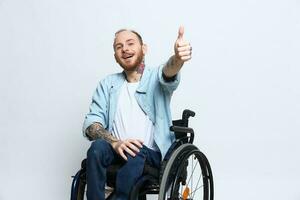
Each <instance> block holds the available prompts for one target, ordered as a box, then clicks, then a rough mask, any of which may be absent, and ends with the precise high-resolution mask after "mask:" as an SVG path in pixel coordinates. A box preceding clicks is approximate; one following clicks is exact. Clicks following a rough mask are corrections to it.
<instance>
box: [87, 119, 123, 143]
mask: <svg viewBox="0 0 300 200" xmlns="http://www.w3.org/2000/svg"><path fill="white" fill-rule="evenodd" d="M86 135H87V136H88V137H89V139H90V140H96V139H103V140H106V141H107V142H108V143H110V144H111V143H113V142H117V141H118V139H117V138H115V137H114V136H112V134H111V133H110V132H108V131H107V130H106V129H105V128H103V126H102V125H101V124H100V123H98V122H95V123H93V124H92V125H90V126H89V127H88V128H87V129H86Z"/></svg>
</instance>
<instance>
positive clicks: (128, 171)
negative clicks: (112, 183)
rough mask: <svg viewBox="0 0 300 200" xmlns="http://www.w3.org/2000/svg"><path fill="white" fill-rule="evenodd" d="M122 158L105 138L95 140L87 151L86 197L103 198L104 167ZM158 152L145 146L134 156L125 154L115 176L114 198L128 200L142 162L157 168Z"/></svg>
mask: <svg viewBox="0 0 300 200" xmlns="http://www.w3.org/2000/svg"><path fill="white" fill-rule="evenodd" d="M120 160H122V158H121V157H120V156H119V155H117V154H116V152H115V151H114V150H113V148H112V146H111V145H110V144H109V143H108V142H106V141H105V140H102V139H98V140H95V141H94V142H93V143H92V145H91V147H90V148H89V150H88V152H87V199H88V200H104V199H105V197H104V196H105V191H104V188H105V183H106V168H107V167H108V166H109V165H111V164H113V163H115V162H120ZM160 161H161V154H160V152H156V151H153V150H151V149H149V148H147V147H146V146H143V147H142V148H141V149H140V152H139V153H137V154H136V156H135V157H132V156H130V155H129V154H127V161H124V160H123V161H122V162H124V165H122V167H121V168H120V169H119V170H118V172H117V178H116V188H115V192H116V200H128V198H129V194H130V191H131V189H132V187H133V186H134V184H135V182H136V181H137V179H138V178H139V177H141V176H142V174H143V169H144V164H145V162H147V163H148V164H149V165H151V166H153V167H157V168H159V166H160Z"/></svg>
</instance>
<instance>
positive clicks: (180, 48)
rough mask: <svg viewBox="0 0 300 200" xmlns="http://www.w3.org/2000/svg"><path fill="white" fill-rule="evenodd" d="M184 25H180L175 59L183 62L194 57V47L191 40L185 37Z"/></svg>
mask: <svg viewBox="0 0 300 200" xmlns="http://www.w3.org/2000/svg"><path fill="white" fill-rule="evenodd" d="M183 34H184V27H183V26H180V28H179V30H178V37H177V40H176V42H175V45H174V51H175V59H176V60H177V61H179V62H181V63H182V64H183V63H184V62H186V61H188V60H190V59H191V58H192V47H191V45H190V43H189V42H187V41H185V40H184V38H183Z"/></svg>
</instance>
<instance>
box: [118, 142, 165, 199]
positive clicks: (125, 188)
mask: <svg viewBox="0 0 300 200" xmlns="http://www.w3.org/2000/svg"><path fill="white" fill-rule="evenodd" d="M127 159H128V160H127V162H126V163H125V164H124V166H122V168H121V169H119V171H118V173H117V182H116V199H117V200H127V199H128V197H129V194H130V191H131V189H132V187H133V186H134V184H135V182H136V181H137V179H138V178H139V177H141V176H142V174H143V170H144V165H145V162H148V163H149V164H151V165H152V166H154V167H159V164H160V159H161V154H160V153H159V152H155V151H153V150H151V149H149V148H147V147H146V146H143V148H141V149H140V152H139V153H137V154H136V156H135V157H132V156H130V155H129V154H127Z"/></svg>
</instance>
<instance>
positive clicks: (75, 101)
mask: <svg viewBox="0 0 300 200" xmlns="http://www.w3.org/2000/svg"><path fill="white" fill-rule="evenodd" d="M181 24H183V25H184V26H185V31H186V32H185V35H184V36H185V38H186V39H187V40H189V41H190V42H191V44H192V46H193V59H192V60H191V61H190V62H188V63H186V65H185V66H184V68H183V70H182V82H181V85H180V87H179V88H178V90H177V91H176V92H175V94H174V98H173V101H172V110H173V117H174V118H178V117H180V115H181V112H182V110H183V109H184V108H190V109H193V110H194V111H196V113H197V116H196V118H195V119H192V120H191V126H192V127H193V128H194V129H195V131H196V141H195V143H196V144H197V146H199V148H200V149H201V150H202V151H203V152H204V153H205V154H206V155H207V156H208V158H209V160H210V162H211V165H212V169H213V172H214V176H215V199H219V200H221V199H224V200H233V199H234V200H240V199H242V200H253V199H261V200H265V199H272V200H282V199H284V200H300V190H299V186H300V170H299V169H300V156H299V153H300V147H299V141H300V136H299V134H300V123H299V122H300V80H299V77H300V60H299V55H300V37H299V35H300V1H299V0H285V1H284V0H281V1H279V0H261V1H255V0H252V1H251V0H239V1H238V0H228V1H223V0H213V1H196V0H195V1H153V0H152V1H138V0H135V1H116V0H114V1H101V0H87V1H83V0H51V1H50V0H48V1H46V0H26V1H24V0H0V101H1V103H0V112H1V115H0V117H1V118H0V134H1V137H0V200H17V199H25V200H54V199H55V200H65V199H69V197H70V186H71V176H72V175H74V174H75V172H76V171H77V170H78V169H79V166H80V162H81V160H82V159H83V158H84V157H85V153H86V150H87V148H88V147H89V142H88V141H87V140H85V139H84V138H83V137H82V133H81V127H82V122H83V119H84V115H85V114H86V112H87V111H88V106H89V104H90V101H91V95H92V93H93V92H94V89H95V87H96V85H97V82H98V81H99V80H100V79H101V78H103V77H104V76H105V75H107V74H109V73H113V72H118V71H120V68H119V66H118V65H117V64H116V63H115V61H114V58H113V50H112V41H113V35H114V32H115V31H116V30H118V29H120V28H123V27H128V28H134V29H136V30H137V31H139V32H140V33H141V34H142V35H143V37H144V40H145V42H146V43H147V44H148V46H149V53H148V55H147V57H146V63H147V65H150V66H157V65H159V64H161V63H163V62H165V61H166V60H167V59H168V58H169V56H170V55H171V54H172V53H173V44H174V42H175V39H176V37H177V31H178V27H179V26H180V25H181ZM151 199H155V197H153V198H151Z"/></svg>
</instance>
